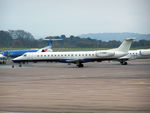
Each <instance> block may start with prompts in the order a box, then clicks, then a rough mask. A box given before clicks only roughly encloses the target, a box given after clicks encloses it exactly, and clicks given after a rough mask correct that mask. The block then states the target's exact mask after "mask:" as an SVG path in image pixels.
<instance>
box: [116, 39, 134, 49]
mask: <svg viewBox="0 0 150 113" xmlns="http://www.w3.org/2000/svg"><path fill="white" fill-rule="evenodd" d="M133 40H135V38H127V39H125V40H124V41H123V43H122V44H121V45H120V46H119V47H118V48H117V50H118V51H122V52H128V51H129V49H130V47H131V44H132V42H133Z"/></svg>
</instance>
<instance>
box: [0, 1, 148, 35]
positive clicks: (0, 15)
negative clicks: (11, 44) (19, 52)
mask: <svg viewBox="0 0 150 113" xmlns="http://www.w3.org/2000/svg"><path fill="white" fill-rule="evenodd" d="M18 29H22V30H25V31H28V32H30V33H32V34H33V35H34V36H35V37H37V36H38V37H45V36H56V35H62V34H65V35H67V36H69V35H79V34H86V33H100V32H106V33H107V32H135V33H143V34H148V33H150V0H0V30H18Z"/></svg>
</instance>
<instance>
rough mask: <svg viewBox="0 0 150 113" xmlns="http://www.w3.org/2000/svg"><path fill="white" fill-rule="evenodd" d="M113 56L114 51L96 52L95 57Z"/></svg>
mask: <svg viewBox="0 0 150 113" xmlns="http://www.w3.org/2000/svg"><path fill="white" fill-rule="evenodd" d="M114 55H115V52H114V51H97V52H96V56H97V57H111V56H114Z"/></svg>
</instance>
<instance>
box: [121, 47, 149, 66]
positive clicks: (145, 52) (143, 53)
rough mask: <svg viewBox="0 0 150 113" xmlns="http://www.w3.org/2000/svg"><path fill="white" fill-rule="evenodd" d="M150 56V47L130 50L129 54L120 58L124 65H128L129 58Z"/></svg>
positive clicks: (146, 57)
mask: <svg viewBox="0 0 150 113" xmlns="http://www.w3.org/2000/svg"><path fill="white" fill-rule="evenodd" d="M148 58H150V49H140V50H130V51H129V52H128V55H126V56H123V57H121V58H119V59H118V61H119V62H120V63H121V64H122V65H127V62H126V61H128V60H135V59H148Z"/></svg>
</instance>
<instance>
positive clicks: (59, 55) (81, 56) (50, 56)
mask: <svg viewBox="0 0 150 113" xmlns="http://www.w3.org/2000/svg"><path fill="white" fill-rule="evenodd" d="M132 41H133V39H132V38H128V39H125V40H124V41H123V43H122V44H121V45H120V46H119V47H118V48H116V49H110V50H97V51H75V52H74V51H71V52H31V53H25V54H23V55H22V56H19V57H17V58H14V59H13V60H12V61H13V62H14V63H19V66H20V67H21V66H22V65H21V64H22V63H28V62H35V63H36V62H61V63H69V64H70V63H74V64H76V65H77V66H78V67H83V66H84V65H83V63H86V62H94V61H97V62H101V61H105V60H114V59H118V58H120V57H122V56H125V55H127V54H128V51H129V49H130V46H131V43H132ZM12 67H14V65H12Z"/></svg>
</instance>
